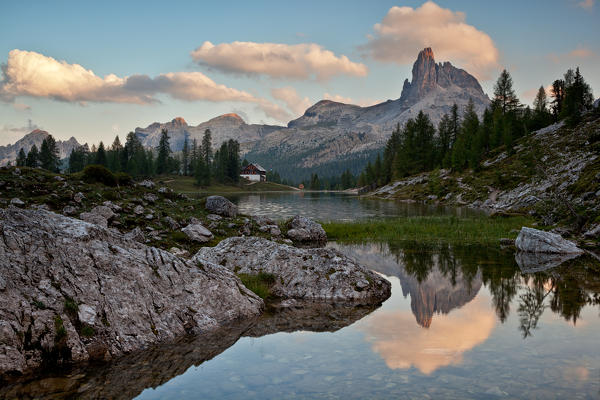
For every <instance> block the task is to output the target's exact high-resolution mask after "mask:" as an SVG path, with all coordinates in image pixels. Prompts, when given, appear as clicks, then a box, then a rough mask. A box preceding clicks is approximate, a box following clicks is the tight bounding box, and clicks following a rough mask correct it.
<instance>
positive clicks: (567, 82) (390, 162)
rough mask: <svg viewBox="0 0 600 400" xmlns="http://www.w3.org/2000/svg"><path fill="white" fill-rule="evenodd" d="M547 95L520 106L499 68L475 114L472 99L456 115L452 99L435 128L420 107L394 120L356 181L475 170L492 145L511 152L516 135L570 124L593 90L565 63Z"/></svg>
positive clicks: (590, 100)
mask: <svg viewBox="0 0 600 400" xmlns="http://www.w3.org/2000/svg"><path fill="white" fill-rule="evenodd" d="M550 94H551V96H552V101H549V99H548V95H547V94H546V90H545V89H544V87H543V86H542V87H540V88H539V90H538V93H537V95H536V97H535V100H534V104H533V109H532V108H530V107H529V106H527V107H524V106H523V105H522V104H521V102H520V101H519V99H518V97H517V95H516V94H515V91H514V89H513V82H512V78H511V76H510V74H509V73H508V72H507V71H506V70H504V71H502V73H501V74H500V77H499V78H498V80H497V82H496V84H495V86H494V98H493V100H492V102H491V104H490V105H489V106H488V107H487V108H486V109H485V111H484V112H483V116H482V119H481V120H480V119H479V117H478V115H477V112H476V110H475V106H474V104H473V101H472V100H471V101H469V103H468V105H467V106H466V108H465V110H464V111H463V112H462V114H460V115H459V110H458V107H457V105H456V104H454V106H453V107H452V109H451V111H450V114H445V115H444V116H443V117H442V119H441V120H440V122H439V124H438V126H437V129H436V127H435V126H434V125H433V123H432V122H431V120H430V119H429V116H428V115H426V114H425V113H423V112H422V111H421V112H419V114H418V115H417V117H416V118H415V119H409V120H408V121H407V122H406V124H405V125H404V127H403V128H400V126H397V127H396V129H395V130H394V131H393V132H392V135H391V137H390V139H389V140H388V141H387V143H386V147H385V149H384V152H383V157H381V156H380V155H378V156H377V159H376V160H375V162H374V163H371V162H369V163H368V164H367V166H366V168H365V169H364V171H363V172H362V173H361V174H360V176H359V179H358V185H359V186H366V185H378V186H381V185H385V184H387V183H389V182H390V181H392V180H393V179H398V178H402V177H406V176H409V175H413V174H416V173H420V172H425V171H431V170H434V169H436V168H449V169H452V170H454V171H462V170H464V169H466V168H472V169H474V170H477V169H478V168H480V163H481V161H482V160H483V159H484V157H485V156H486V155H487V154H489V152H490V151H491V150H494V149H497V148H499V147H502V146H504V148H505V150H506V151H507V153H508V154H512V153H514V149H513V144H514V142H515V140H517V139H519V138H521V137H523V136H525V135H527V134H528V133H529V132H533V131H536V130H538V129H540V128H543V127H545V126H547V125H549V124H551V123H553V122H557V121H559V120H565V121H566V123H567V124H569V125H571V126H574V125H576V124H577V123H578V122H579V121H580V120H581V115H582V113H583V112H585V111H586V110H589V109H591V108H592V103H593V96H592V91H591V88H590V86H589V85H588V84H587V83H586V82H585V80H584V79H583V76H582V75H581V73H580V71H579V68H577V69H576V70H575V71H573V70H572V69H569V70H568V71H567V72H566V73H565V74H564V77H563V79H557V80H555V81H554V83H553V85H552V90H551V93H550Z"/></svg>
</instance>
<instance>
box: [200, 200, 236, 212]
mask: <svg viewBox="0 0 600 400" xmlns="http://www.w3.org/2000/svg"><path fill="white" fill-rule="evenodd" d="M205 207H206V209H207V210H208V211H209V212H211V213H213V214H217V215H222V216H224V217H235V216H236V215H237V206H236V205H235V204H233V203H232V202H230V201H229V200H227V199H226V198H225V197H223V196H208V197H207V198H206V206H205Z"/></svg>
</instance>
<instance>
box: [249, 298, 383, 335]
mask: <svg viewBox="0 0 600 400" xmlns="http://www.w3.org/2000/svg"><path fill="white" fill-rule="evenodd" d="M377 308H379V304H376V305H362V306H361V305H356V304H353V303H328V302H322V301H319V302H315V301H302V300H293V299H291V300H283V301H281V302H279V303H275V304H270V305H269V308H268V310H267V311H266V312H265V313H264V314H263V315H261V316H260V318H259V319H258V320H257V322H256V324H254V325H253V326H252V327H251V328H250V329H249V330H248V331H247V332H245V333H244V336H251V337H260V336H265V335H270V334H272V333H277V332H296V331H310V332H335V331H337V330H339V329H342V328H344V327H346V326H349V325H351V324H353V323H354V322H356V321H358V320H359V319H361V318H363V317H364V316H366V315H368V314H370V313H371V312H373V311H375V310H376V309H377Z"/></svg>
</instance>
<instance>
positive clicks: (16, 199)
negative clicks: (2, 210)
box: [10, 197, 25, 206]
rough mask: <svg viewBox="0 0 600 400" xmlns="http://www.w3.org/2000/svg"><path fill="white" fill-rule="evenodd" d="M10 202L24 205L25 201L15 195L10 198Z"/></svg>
mask: <svg viewBox="0 0 600 400" xmlns="http://www.w3.org/2000/svg"><path fill="white" fill-rule="evenodd" d="M10 204H12V205H13V206H24V205H25V202H24V201H23V200H21V199H19V198H18V197H15V198H13V199H11V200H10Z"/></svg>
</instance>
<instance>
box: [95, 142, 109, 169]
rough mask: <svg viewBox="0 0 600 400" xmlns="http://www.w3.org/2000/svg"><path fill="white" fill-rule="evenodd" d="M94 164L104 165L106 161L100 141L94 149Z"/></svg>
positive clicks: (102, 144)
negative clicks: (95, 149)
mask: <svg viewBox="0 0 600 400" xmlns="http://www.w3.org/2000/svg"><path fill="white" fill-rule="evenodd" d="M95 163H96V164H98V165H104V166H105V167H106V165H107V162H106V151H105V149H104V143H102V141H101V142H100V144H99V145H98V150H97V151H96V161H95Z"/></svg>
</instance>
